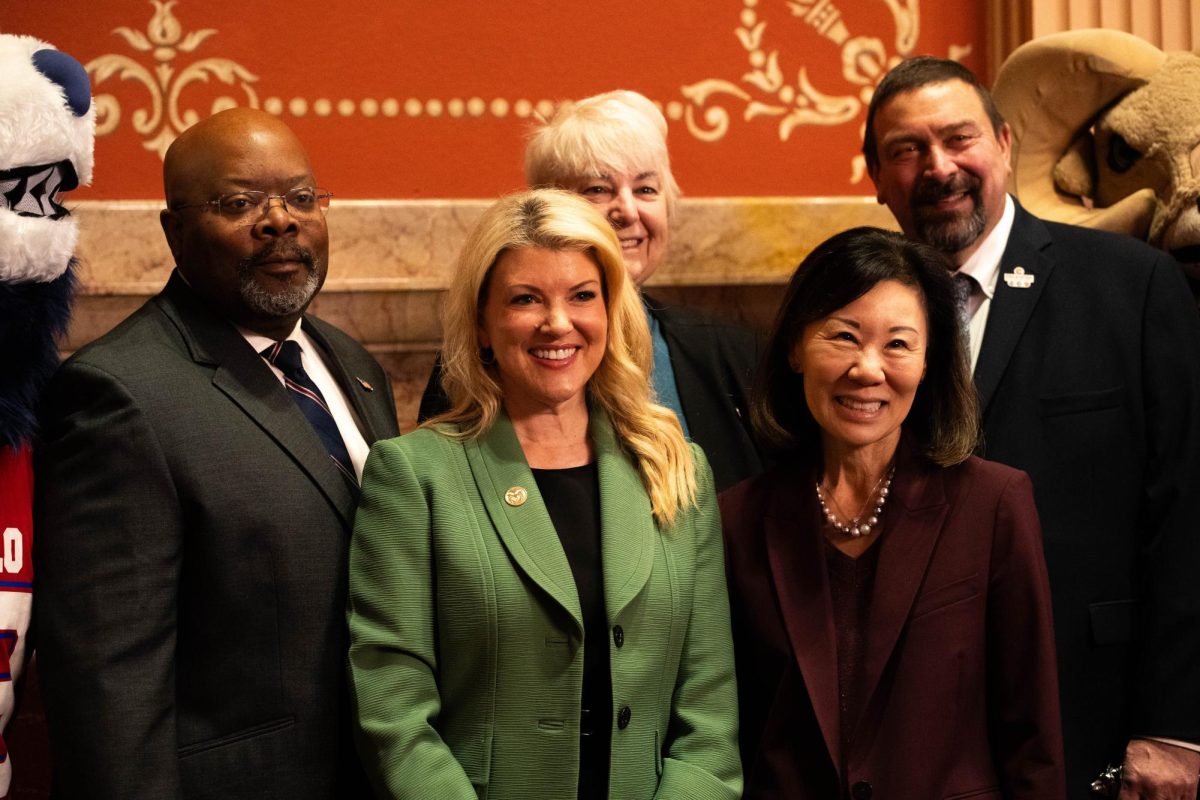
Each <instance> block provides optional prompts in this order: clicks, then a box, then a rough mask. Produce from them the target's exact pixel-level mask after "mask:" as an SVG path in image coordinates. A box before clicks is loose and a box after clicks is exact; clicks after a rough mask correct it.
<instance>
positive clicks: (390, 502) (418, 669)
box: [350, 412, 742, 800]
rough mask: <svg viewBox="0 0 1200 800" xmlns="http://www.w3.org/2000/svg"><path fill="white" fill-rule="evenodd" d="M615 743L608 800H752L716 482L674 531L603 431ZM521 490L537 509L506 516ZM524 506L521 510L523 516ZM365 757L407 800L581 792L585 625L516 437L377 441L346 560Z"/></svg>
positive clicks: (499, 431)
mask: <svg viewBox="0 0 1200 800" xmlns="http://www.w3.org/2000/svg"><path fill="white" fill-rule="evenodd" d="M591 436H592V440H593V443H594V445H595V448H596V453H597V459H598V472H599V476H600V508H601V557H602V561H603V568H604V594H605V605H606V606H607V611H608V621H609V626H610V629H615V628H616V626H620V627H621V629H622V633H623V637H616V636H614V644H615V643H616V640H617V639H623V643H622V644H621V645H620V646H614V647H610V649H609V652H610V664H611V670H612V697H613V714H612V719H613V720H614V723H616V721H617V720H618V719H619V718H620V717H622V716H625V715H624V714H622V713H621V712H622V710H623V709H625V708H628V710H629V714H628V724H627V725H626V726H625V727H624V728H621V727H620V726H619V725H618V724H614V729H613V731H612V751H611V752H612V757H611V766H610V772H609V793H610V796H612V797H616V798H622V800H636V799H637V798H651V797H653V798H681V800H683V799H684V798H686V799H687V800H700V799H701V798H737V797H739V796H740V795H741V787H742V776H741V767H740V764H739V761H738V753H737V699H736V687H735V685H734V674H733V652H732V645H731V641H730V631H729V604H728V600H727V597H726V592H725V576H724V557H723V554H722V544H721V531H720V520H719V517H718V512H717V506H716V498H715V496H714V492H713V487H712V474H711V472H710V470H709V468H708V464H707V462H706V461H705V459H704V456H703V454H702V452H701V451H700V449H699V448H697V447H694V446H693V448H692V451H693V454H694V457H695V459H696V466H697V477H698V484H699V487H698V488H699V492H698V500H699V507H698V508H697V509H694V510H691V511H688V512H686V513H684V514H682V515H681V516H680V518H679V519H678V521H677V522H676V523H675V524H674V525H673V526H672V527H671V528H670V529H668V530H660V529H659V528H658V527H657V526H656V525H655V523H654V521H653V518H652V516H651V514H650V501H649V498H648V497H647V495H646V492H645V490H644V489H643V487H642V483H641V480H640V478H639V476H638V473H637V471H636V469H635V467H634V465H633V463H632V462H631V461H630V459H629V457H628V456H627V455H626V454H625V453H624V451H623V450H622V449H621V447H620V445H619V444H618V442H617V439H616V436H615V434H614V432H613V430H612V427H611V424H610V423H609V421H608V418H607V416H606V415H604V414H603V413H600V412H593V414H592V422H591ZM513 487H520V488H522V489H524V490H525V491H526V492H527V493H528V500H527V501H525V502H524V503H520V504H515V505H514V504H512V503H511V502H509V501H507V500H506V499H505V497H506V493H508V492H509V489H511V488H513ZM510 499H511V496H510ZM350 634H351V647H350V678H351V693H352V696H353V702H354V704H355V709H356V712H357V719H358V732H359V750H360V752H361V754H362V757H363V761H364V764H365V766H366V768H367V772H368V773H369V774H370V775H371V777H372V780H373V781H374V783H375V786H376V788H377V790H379V791H380V792H381V793H383V794H384V795H385V796H388V795H390V796H392V797H401V798H407V797H412V798H430V797H436V798H439V800H451V799H452V798H464V799H468V798H469V799H471V800H473V799H474V798H490V799H491V800H507V798H514V800H515V799H516V798H520V800H538V799H539V798H545V800H563V799H564V798H570V797H574V796H575V794H576V792H577V787H578V773H579V715H580V694H581V691H582V684H583V648H584V646H585V642H584V641H583V617H582V614H581V612H580V606H579V599H578V595H577V593H576V590H575V582H574V578H573V577H572V574H571V569H570V566H569V564H568V563H567V558H566V555H565V554H564V553H563V550H562V545H561V544H560V542H559V538H558V535H557V534H556V532H555V530H554V527H553V525H552V523H551V522H550V517H549V514H548V513H547V511H546V507H545V505H544V504H543V502H542V498H541V496H540V495H539V493H538V488H537V484H536V482H535V481H534V478H533V474H532V473H531V472H530V469H529V465H528V464H527V463H526V461H525V456H524V453H523V451H522V450H521V446H520V444H519V442H518V441H517V437H516V434H515V432H514V431H513V427H512V423H511V422H510V421H509V419H508V418H507V417H506V416H503V415H501V416H500V417H499V418H498V419H497V421H496V423H495V424H494V425H493V426H492V428H491V429H490V430H489V431H488V432H487V433H486V434H484V435H483V436H481V437H479V438H478V439H476V440H474V441H469V442H459V441H456V440H454V439H452V438H450V437H448V436H445V435H442V434H440V433H439V432H438V431H436V430H434V429H429V428H422V429H420V430H417V431H414V432H413V433H410V434H408V435H406V436H402V437H399V438H396V439H390V440H386V441H381V442H379V443H378V444H376V445H375V447H374V448H373V449H372V450H371V455H370V458H369V459H368V461H367V466H366V472H365V474H364V476H363V495H362V503H361V505H360V507H359V511H358V516H357V518H356V521H355V527H354V537H353V540H352V542H351V548H350Z"/></svg>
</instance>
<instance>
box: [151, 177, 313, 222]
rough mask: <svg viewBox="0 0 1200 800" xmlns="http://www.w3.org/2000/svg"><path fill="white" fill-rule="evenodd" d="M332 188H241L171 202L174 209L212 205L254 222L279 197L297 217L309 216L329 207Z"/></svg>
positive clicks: (226, 214) (234, 217)
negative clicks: (184, 202) (278, 190)
mask: <svg viewBox="0 0 1200 800" xmlns="http://www.w3.org/2000/svg"><path fill="white" fill-rule="evenodd" d="M331 197H333V193H332V192H327V191H325V190H324V189H318V188H316V187H314V186H300V187H298V188H296V189H292V190H291V191H290V192H288V193H287V194H267V193H266V192H257V191H250V190H247V191H244V192H234V193H233V194H223V195H221V196H220V197H218V198H217V199H215V200H205V201H204V202H203V203H190V204H187V205H178V206H172V208H173V209H174V210H175V211H179V210H181V209H185V208H203V207H204V206H213V207H214V208H216V209H217V212H218V213H220V215H221V216H223V217H225V218H227V219H231V220H239V221H243V222H256V221H258V220H259V219H261V218H262V216H263V215H264V214H266V213H267V211H268V209H270V207H271V201H272V200H282V201H283V207H284V209H286V210H287V211H288V212H290V213H291V215H292V216H293V217H297V218H298V219H312V218H315V217H317V216H318V215H320V214H323V213H324V212H325V209H327V208H329V198H331Z"/></svg>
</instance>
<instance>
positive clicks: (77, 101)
mask: <svg viewBox="0 0 1200 800" xmlns="http://www.w3.org/2000/svg"><path fill="white" fill-rule="evenodd" d="M0 75H3V76H4V79H3V80H2V81H0V537H2V538H0V732H2V731H3V729H4V727H5V726H7V724H8V722H9V718H10V717H11V715H12V710H13V700H14V697H13V681H14V680H15V679H16V678H17V676H18V675H19V674H20V671H21V668H22V666H23V665H24V663H25V633H26V631H27V630H28V627H29V614H30V610H31V608H32V593H31V592H32V580H33V566H32V561H33V558H32V556H33V550H32V544H33V526H32V518H33V510H32V504H33V481H34V475H33V469H32V461H31V459H30V440H31V437H32V435H33V432H34V431H33V429H34V410H35V406H36V402H37V395H38V392H39V391H40V390H41V388H42V386H43V385H44V383H45V381H46V379H47V378H48V377H49V376H50V373H51V372H53V371H54V368H55V367H56V366H57V365H58V351H57V347H56V344H55V339H56V337H57V336H59V335H61V334H62V333H63V332H64V331H65V329H66V326H67V322H68V318H69V315H70V304H71V295H72V292H73V290H74V285H75V276H74V271H73V266H74V252H75V243H76V240H77V238H78V225H77V222H76V220H75V219H74V218H73V217H72V216H71V215H70V212H69V211H68V210H67V209H66V207H64V206H63V205H62V202H61V198H60V195H61V193H63V192H66V191H69V190H71V189H74V188H75V187H76V186H78V185H80V184H86V183H89V182H90V181H91V179H92V144H93V140H94V136H95V111H94V109H93V107H92V97H91V86H90V82H89V80H88V76H87V71H86V70H84V68H83V66H82V65H81V64H80V63H79V62H78V61H76V60H75V59H74V58H72V57H71V56H69V55H67V54H66V53H62V52H60V51H58V50H55V49H54V48H53V47H52V46H51V45H49V44H46V43H45V42H42V41H40V40H38V39H34V38H32V37H29V36H11V35H0ZM11 776H12V766H11V764H10V763H9V759H8V749H7V747H6V746H5V744H4V742H3V740H0V798H4V797H7V795H8V789H9V784H10V781H11Z"/></svg>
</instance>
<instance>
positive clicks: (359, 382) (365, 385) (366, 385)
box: [354, 375, 375, 392]
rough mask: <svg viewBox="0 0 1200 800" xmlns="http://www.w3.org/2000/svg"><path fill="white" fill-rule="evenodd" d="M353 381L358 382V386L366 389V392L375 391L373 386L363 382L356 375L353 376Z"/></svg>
mask: <svg viewBox="0 0 1200 800" xmlns="http://www.w3.org/2000/svg"><path fill="white" fill-rule="evenodd" d="M354 380H356V381H358V385H359V386H361V387H362V388H364V389H366V390H367V391H368V392H373V391H375V387H374V386H372V385H371V384H369V383H367V382H366V381H364V380H363V379H362V378H360V377H358V376H357V375H355V376H354Z"/></svg>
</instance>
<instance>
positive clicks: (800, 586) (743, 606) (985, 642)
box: [720, 400, 1064, 800]
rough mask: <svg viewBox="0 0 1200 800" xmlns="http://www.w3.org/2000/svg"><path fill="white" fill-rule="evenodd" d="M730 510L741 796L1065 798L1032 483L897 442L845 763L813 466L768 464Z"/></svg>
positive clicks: (731, 495) (730, 498)
mask: <svg viewBox="0 0 1200 800" xmlns="http://www.w3.org/2000/svg"><path fill="white" fill-rule="evenodd" d="M801 402H803V401H802V400H801ZM720 505H721V516H722V519H723V526H724V530H725V544H726V561H727V564H728V575H729V595H730V605H731V607H732V621H733V635H734V645H735V648H736V655H737V676H738V694H739V698H738V699H739V708H740V714H741V742H742V767H743V770H744V772H745V778H746V794H745V797H746V798H771V799H772V800H833V798H838V797H842V796H843V790H844V789H846V788H848V789H849V790H850V795H851V796H852V797H854V798H855V800H859V798H869V797H872V796H873V797H876V798H912V799H913V800H918V799H919V800H938V798H960V797H962V798H965V797H971V798H978V800H999V798H1006V800H1007V799H1009V798H1026V799H1027V800H1056V799H1057V798H1061V797H1062V796H1063V791H1064V789H1063V772H1062V739H1061V731H1060V727H1059V716H1058V689H1057V682H1056V676H1055V669H1054V643H1053V639H1054V633H1053V630H1052V626H1051V612H1050V598H1049V589H1048V587H1047V581H1046V569H1045V564H1044V562H1043V560H1042V548H1041V538H1040V536H1039V535H1038V521H1037V512H1036V511H1035V510H1034V506H1033V496H1032V492H1031V490H1030V486H1029V479H1028V478H1027V477H1026V476H1025V475H1023V474H1022V473H1020V472H1017V471H1016V470H1013V469H1010V468H1008V467H1004V466H1001V465H999V464H993V463H990V462H987V461H982V460H980V459H978V458H971V459H970V460H968V461H967V462H965V463H963V464H960V465H958V466H956V467H951V468H948V469H942V468H939V467H936V466H934V465H932V464H930V463H929V462H928V461H926V460H925V459H924V458H922V457H920V455H919V454H918V453H917V452H916V451H915V449H914V448H911V447H909V446H908V444H907V442H906V443H905V444H904V445H902V448H901V453H900V456H899V459H898V464H897V467H896V477H895V480H894V481H893V483H892V491H891V495H890V496H889V498H888V504H887V507H886V509H885V511H884V516H883V521H882V524H883V528H882V532H881V534H880V538H879V541H878V542H877V543H876V544H875V545H874V546H875V547H879V548H882V549H881V550H880V552H879V562H878V567H877V572H876V576H875V586H874V592H873V594H872V596H871V605H870V612H869V615H870V616H869V618H870V622H869V624H868V627H867V630H866V631H865V638H864V641H863V650H862V652H863V653H865V659H866V661H865V664H864V671H865V676H864V683H865V684H866V686H868V687H870V689H869V690H868V691H867V692H866V694H865V695H864V697H863V698H862V699H861V702H860V704H861V707H862V708H863V712H862V717H861V719H860V721H859V723H858V725H857V726H856V727H855V735H854V743H853V745H852V746H851V750H850V752H847V753H842V752H841V747H842V745H841V740H842V737H841V731H840V725H841V722H840V718H839V706H838V702H839V701H838V690H839V687H838V670H837V648H836V632H835V630H834V623H833V606H832V601H831V598H830V590H829V580H828V574H827V571H826V568H825V560H824V555H823V552H822V548H823V547H824V543H823V542H822V537H821V534H820V532H819V523H820V510H819V506H818V504H817V501H816V497H815V494H814V489H813V472H812V470H810V469H807V468H801V467H798V466H785V467H777V468H774V469H772V470H770V471H768V472H767V473H764V474H763V475H761V476H759V477H757V478H752V479H751V480H748V481H746V482H744V483H742V484H739V485H738V486H736V487H734V488H733V489H730V490H729V491H727V492H725V493H724V494H723V495H721V498H720ZM843 764H844V765H845V773H844V774H842V766H841V765H843Z"/></svg>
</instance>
